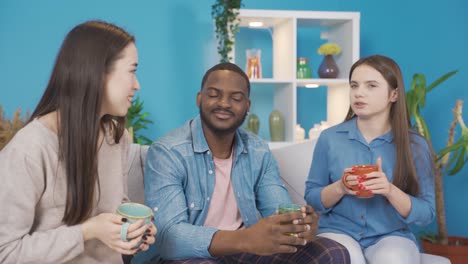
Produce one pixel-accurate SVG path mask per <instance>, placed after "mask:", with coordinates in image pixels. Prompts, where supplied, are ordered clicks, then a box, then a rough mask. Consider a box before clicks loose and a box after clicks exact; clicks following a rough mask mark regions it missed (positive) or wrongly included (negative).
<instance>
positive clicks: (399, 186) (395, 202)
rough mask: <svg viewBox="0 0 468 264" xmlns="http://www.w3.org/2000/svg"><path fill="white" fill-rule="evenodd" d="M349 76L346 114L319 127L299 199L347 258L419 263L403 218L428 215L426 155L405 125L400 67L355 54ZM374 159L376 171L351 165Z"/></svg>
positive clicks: (426, 219)
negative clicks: (340, 120)
mask: <svg viewBox="0 0 468 264" xmlns="http://www.w3.org/2000/svg"><path fill="white" fill-rule="evenodd" d="M349 83H350V88H351V89H350V97H349V98H350V109H349V112H348V115H347V117H346V120H345V121H344V122H343V123H341V124H338V125H336V126H334V127H331V128H329V129H327V130H325V131H323V132H322V133H321V135H320V137H319V139H318V141H317V144H316V147H315V149H314V156H313V160H312V165H311V169H310V173H309V177H308V180H307V182H306V194H305V199H306V201H307V203H308V204H311V205H312V206H313V207H314V209H315V210H316V211H318V212H320V213H321V217H320V220H319V227H318V228H319V229H318V233H319V236H323V237H327V238H331V239H334V240H336V241H337V242H339V243H341V244H343V245H344V246H345V247H346V248H347V249H348V251H349V253H350V256H351V263H366V262H367V263H379V264H380V263H401V264H404V263H408V264H410V263H419V262H420V260H419V251H418V247H417V245H416V239H415V237H414V235H413V234H412V232H411V230H410V229H409V225H410V224H412V223H415V224H419V225H425V224H429V223H430V222H431V221H432V219H433V218H434V215H435V210H434V183H433V162H432V157H431V153H432V152H431V148H430V146H429V144H428V143H427V141H426V140H425V139H424V138H423V137H422V136H420V135H419V134H418V133H416V132H415V131H413V130H412V129H411V127H410V119H409V114H408V110H407V106H406V100H405V99H406V98H405V87H404V85H403V78H402V74H401V71H400V67H399V66H398V64H396V62H395V61H393V60H392V59H390V58H388V57H385V56H380V55H374V56H370V57H367V58H362V59H360V60H358V61H357V62H356V63H354V64H353V66H352V67H351V70H350V73H349ZM374 163H375V165H376V166H375V169H376V171H373V172H366V173H363V172H361V173H353V172H357V171H359V167H355V165H364V164H374ZM343 174H355V175H354V176H353V175H351V176H349V177H346V178H344V179H345V180H342V176H343ZM345 182H348V184H347V185H356V186H357V189H355V190H352V189H350V188H348V187H346V186H345ZM363 193H366V194H367V197H369V196H372V195H373V196H372V197H370V198H362V194H363Z"/></svg>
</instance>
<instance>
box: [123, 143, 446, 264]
mask: <svg viewBox="0 0 468 264" xmlns="http://www.w3.org/2000/svg"><path fill="white" fill-rule="evenodd" d="M314 147H315V141H310V140H309V141H304V142H303V143H301V144H293V145H289V146H285V147H280V148H273V149H272V153H273V156H274V157H275V159H276V160H277V162H278V166H279V169H280V174H281V176H282V179H283V182H284V183H285V185H286V187H287V188H288V191H289V193H290V195H291V198H292V199H293V201H294V202H295V203H298V204H305V201H304V198H303V197H304V191H305V181H306V179H307V176H308V174H309V168H310V164H311V161H312V153H313V149H314ZM147 151H148V146H140V145H137V144H132V145H131V146H130V153H129V159H128V160H129V172H128V196H129V198H130V200H131V201H133V202H138V203H144V200H145V199H144V181H143V177H144V176H143V175H144V174H143V173H144V166H145V160H146V153H147ZM421 263H422V264H450V261H449V260H448V259H447V258H444V257H440V256H435V255H429V254H423V253H421Z"/></svg>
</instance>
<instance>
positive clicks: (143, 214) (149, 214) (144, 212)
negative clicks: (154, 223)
mask: <svg viewBox="0 0 468 264" xmlns="http://www.w3.org/2000/svg"><path fill="white" fill-rule="evenodd" d="M117 213H118V214H119V215H121V216H122V217H125V218H127V222H126V223H124V224H123V225H122V228H121V229H120V239H122V241H127V232H128V227H129V226H130V224H132V223H135V222H136V221H138V220H144V222H145V224H149V223H150V222H151V219H152V218H153V210H151V208H149V207H148V206H146V205H143V204H139V203H123V204H121V205H119V207H118V208H117Z"/></svg>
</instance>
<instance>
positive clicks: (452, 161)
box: [406, 71, 468, 263]
mask: <svg viewBox="0 0 468 264" xmlns="http://www.w3.org/2000/svg"><path fill="white" fill-rule="evenodd" d="M456 73H457V71H451V72H448V73H446V74H444V75H442V76H441V77H440V78H438V79H437V80H436V81H434V82H433V83H432V84H430V85H426V78H425V76H424V75H423V74H415V75H414V76H413V81H412V83H411V87H410V90H409V91H408V92H407V93H406V97H407V104H408V110H409V112H410V115H411V117H412V118H413V120H414V122H415V128H416V129H417V131H418V132H419V133H420V134H421V135H423V136H425V137H426V138H427V140H428V141H429V143H430V144H431V145H433V144H432V138H431V134H430V131H429V129H428V126H427V124H426V121H425V119H424V117H423V115H422V113H421V109H422V108H424V107H425V105H426V96H427V94H428V93H429V92H430V91H432V90H433V89H434V88H435V87H437V86H438V85H439V84H441V83H442V82H444V81H446V80H447V79H448V78H450V77H451V76H453V75H454V74H456ZM462 106H463V101H461V100H458V101H457V102H456V104H455V107H454V109H453V112H454V118H453V120H452V122H451V123H450V126H449V132H448V138H447V143H446V146H445V147H444V148H442V149H440V150H439V151H437V152H435V153H434V155H433V156H434V164H435V166H434V167H435V173H434V177H435V178H434V185H435V199H436V214H437V215H436V219H437V228H438V234H437V235H432V236H430V235H424V236H423V237H422V245H423V248H424V249H425V251H428V250H429V249H427V247H428V246H429V245H427V243H432V244H439V245H443V246H449V244H452V243H453V244H458V248H457V249H456V250H458V251H460V250H461V251H468V245H465V246H462V244H464V243H466V242H463V240H464V239H463V238H450V239H449V237H448V233H447V223H446V216H445V204H444V189H443V176H444V175H455V174H457V173H458V172H459V171H460V170H461V169H462V168H463V167H464V165H465V164H466V163H467V161H468V128H467V127H466V125H465V122H464V121H463V117H462ZM457 124H458V125H459V127H460V130H461V133H460V135H459V136H458V137H457V138H455V134H456V133H455V129H456V127H457ZM452 241H453V242H452ZM456 241H458V242H456ZM449 242H451V243H449ZM425 245H426V246H425ZM460 246H462V247H463V248H462V247H460ZM465 247H466V248H465ZM444 248H445V247H444ZM448 250H449V249H442V251H438V252H429V253H433V254H436V255H445V256H447V257H449V258H450V259H451V261H452V263H458V262H457V260H456V259H454V258H453V257H451V256H449V255H448V254H450V253H448V252H446V251H448ZM466 254H467V255H466V257H465V258H464V259H462V260H461V261H462V262H463V261H467V260H468V252H466ZM463 263H468V262H463Z"/></svg>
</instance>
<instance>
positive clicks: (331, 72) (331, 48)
mask: <svg viewBox="0 0 468 264" xmlns="http://www.w3.org/2000/svg"><path fill="white" fill-rule="evenodd" d="M317 52H318V54H320V55H325V57H323V61H322V63H321V64H320V67H319V69H318V75H319V76H320V78H326V79H334V78H336V77H338V73H339V69H338V65H336V62H335V59H334V58H333V55H338V54H340V52H341V48H340V46H339V45H338V44H335V43H325V44H323V45H322V46H320V48H318V50H317Z"/></svg>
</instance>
